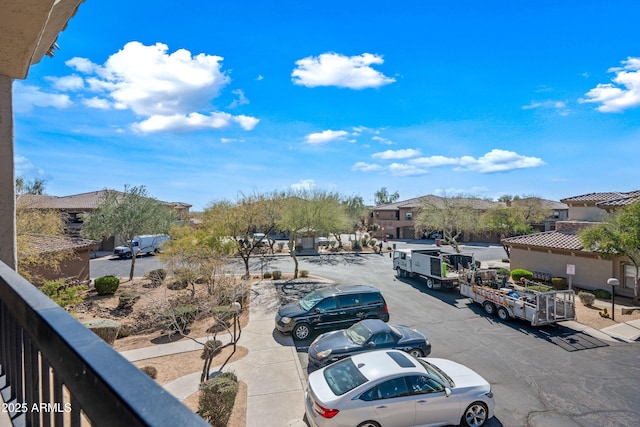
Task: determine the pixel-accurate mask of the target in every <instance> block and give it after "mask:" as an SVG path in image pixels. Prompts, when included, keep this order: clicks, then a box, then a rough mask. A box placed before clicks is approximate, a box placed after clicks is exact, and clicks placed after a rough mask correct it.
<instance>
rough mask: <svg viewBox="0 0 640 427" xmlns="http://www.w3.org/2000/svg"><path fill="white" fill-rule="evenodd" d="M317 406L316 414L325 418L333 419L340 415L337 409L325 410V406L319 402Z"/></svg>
mask: <svg viewBox="0 0 640 427" xmlns="http://www.w3.org/2000/svg"><path fill="white" fill-rule="evenodd" d="M315 404H316V412H317V413H318V414H320V416H322V417H324V418H333V417H335V416H336V415H338V412H340V411H338V410H337V409H329V408H325V407H324V406H321V405H318V402H315Z"/></svg>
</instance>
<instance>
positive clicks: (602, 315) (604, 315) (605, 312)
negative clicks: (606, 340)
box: [598, 307, 611, 319]
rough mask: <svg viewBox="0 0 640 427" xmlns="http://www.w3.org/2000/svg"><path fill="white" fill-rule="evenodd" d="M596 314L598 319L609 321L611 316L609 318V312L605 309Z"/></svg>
mask: <svg viewBox="0 0 640 427" xmlns="http://www.w3.org/2000/svg"><path fill="white" fill-rule="evenodd" d="M598 314H599V315H600V317H604V318H605V319H610V318H611V316H609V312H608V311H607V308H606V307H605V308H603V309H602V311H599V312H598Z"/></svg>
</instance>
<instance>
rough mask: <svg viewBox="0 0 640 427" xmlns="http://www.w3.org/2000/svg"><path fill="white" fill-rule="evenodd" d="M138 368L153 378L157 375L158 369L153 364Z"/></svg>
mask: <svg viewBox="0 0 640 427" xmlns="http://www.w3.org/2000/svg"><path fill="white" fill-rule="evenodd" d="M140 370H141V371H142V372H144V373H145V374H147V375H149V376H150V377H151V378H153V379H154V380H155V379H156V378H157V377H158V369H156V368H155V367H154V366H143V367H142V368H140Z"/></svg>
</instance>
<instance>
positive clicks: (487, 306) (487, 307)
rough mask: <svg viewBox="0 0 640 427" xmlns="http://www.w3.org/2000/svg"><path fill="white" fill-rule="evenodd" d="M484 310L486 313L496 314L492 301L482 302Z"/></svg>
mask: <svg viewBox="0 0 640 427" xmlns="http://www.w3.org/2000/svg"><path fill="white" fill-rule="evenodd" d="M484 311H485V312H486V313H487V314H490V315H492V316H493V315H494V314H496V306H495V305H493V303H492V302H489V301H487V302H485V303H484Z"/></svg>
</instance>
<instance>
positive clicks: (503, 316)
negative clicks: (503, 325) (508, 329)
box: [498, 307, 511, 320]
mask: <svg viewBox="0 0 640 427" xmlns="http://www.w3.org/2000/svg"><path fill="white" fill-rule="evenodd" d="M498 317H499V318H500V320H509V318H510V317H511V316H509V312H508V311H507V309H506V308H504V307H500V308H499V309H498Z"/></svg>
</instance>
